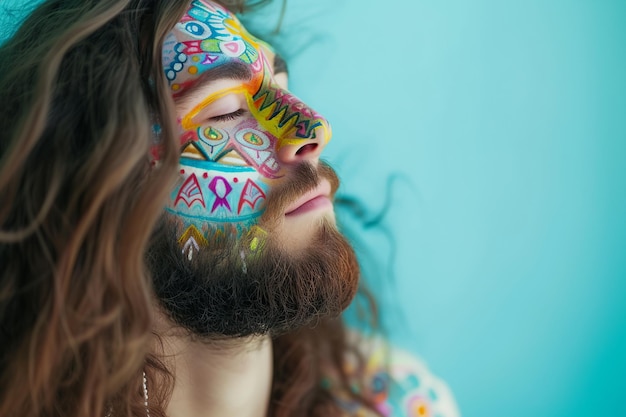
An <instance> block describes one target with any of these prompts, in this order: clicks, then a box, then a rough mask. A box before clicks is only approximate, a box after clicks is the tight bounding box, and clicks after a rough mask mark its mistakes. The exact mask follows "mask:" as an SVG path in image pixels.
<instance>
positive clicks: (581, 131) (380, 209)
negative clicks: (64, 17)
mask: <svg viewBox="0 0 626 417" xmlns="http://www.w3.org/2000/svg"><path fill="white" fill-rule="evenodd" d="M19 3H20V2H19V1H7V0H2V3H0V5H2V6H5V7H6V6H11V7H13V5H15V4H18V6H19ZM29 4H32V2H29ZM281 7H282V5H281V2H280V1H276V2H274V4H272V5H271V6H270V7H266V8H264V9H262V10H260V11H259V12H258V13H256V14H254V15H251V16H248V17H246V21H247V22H248V24H249V26H250V27H251V28H252V29H253V30H254V31H255V32H257V33H259V34H263V35H264V37H265V38H266V39H269V40H271V41H273V43H275V45H276V46H277V48H278V49H279V50H280V51H281V53H282V54H283V55H284V56H285V57H286V58H287V60H288V63H289V64H290V69H291V88H292V90H293V91H294V92H295V93H296V94H297V95H299V96H300V97H301V98H303V99H305V100H306V101H308V102H309V104H311V105H313V107H315V108H316V109H317V110H318V111H320V112H322V113H323V114H325V115H327V116H328V118H329V119H330V120H331V123H332V124H333V130H334V137H333V140H332V141H331V143H330V145H329V147H328V148H327V152H326V158H327V159H328V160H329V161H330V162H331V163H333V164H334V165H335V166H336V167H337V169H338V171H339V174H340V176H341V178H342V179H343V190H342V196H343V197H344V198H356V199H358V200H359V201H361V203H362V207H361V211H360V212H355V211H354V210H351V209H345V208H342V209H340V215H341V219H342V222H343V224H344V227H345V228H346V230H347V231H348V232H349V233H350V234H351V235H352V236H353V238H354V240H355V244H356V247H357V249H358V251H359V254H360V255H361V258H362V261H363V265H364V271H365V275H366V279H367V280H368V282H369V284H370V286H371V287H372V288H373V290H374V293H375V294H376V295H377V296H378V298H379V302H380V305H381V308H382V312H383V313H382V314H383V324H384V329H385V330H386V331H387V333H388V334H389V337H390V338H391V339H392V340H393V341H394V342H395V343H396V344H397V345H399V346H402V347H404V348H406V349H409V350H411V351H412V352H414V353H416V354H418V355H420V356H421V357H422V358H423V359H424V360H425V361H426V362H427V363H428V365H429V367H430V369H431V370H432V371H433V372H434V373H436V374H437V375H439V376H440V377H442V378H443V379H445V380H446V381H447V382H448V384H449V386H450V387H451V389H452V390H453V392H454V394H455V396H456V398H457V401H458V404H459V407H460V409H461V412H462V414H463V415H464V416H468V417H469V416H493V417H503V416H506V417H522V416H524V417H526V416H528V415H533V416H550V417H557V416H558V417H561V416H562V417H566V416H567V417H583V416H584V417H587V416H607V417H613V416H614V417H620V416H625V415H626V402H625V401H624V398H626V397H625V394H624V391H625V390H626V382H624V379H625V378H624V375H625V374H626V256H625V253H624V252H625V248H626V220H625V216H626V169H625V168H624V158H625V157H626V25H625V22H626V2H624V1H617V0H615V1H611V0H603V1H599V0H568V1H565V0H526V1H506V0H474V1H465V0H440V1H434V0H430V1H426V0H412V1H408V0H407V1H402V0H387V1H385V2H380V1H372V0H317V1H311V0H289V1H288V3H287V6H286V9H285V14H284V19H283V20H282V26H281V31H280V33H279V34H278V35H272V34H271V32H272V31H273V30H274V29H275V27H276V24H277V23H278V21H279V20H280V19H279V15H280V10H281ZM18 9H19V7H18ZM4 18H6V13H5V16H4ZM9 26H10V25H9V24H8V23H6V20H5V21H4V22H3V23H2V29H3V31H4V32H6V31H7V30H8V29H9ZM355 213H357V214H360V215H361V220H359V221H357V220H356V219H355ZM381 213H384V215H383V216H382V217H381V216H380V214H381Z"/></svg>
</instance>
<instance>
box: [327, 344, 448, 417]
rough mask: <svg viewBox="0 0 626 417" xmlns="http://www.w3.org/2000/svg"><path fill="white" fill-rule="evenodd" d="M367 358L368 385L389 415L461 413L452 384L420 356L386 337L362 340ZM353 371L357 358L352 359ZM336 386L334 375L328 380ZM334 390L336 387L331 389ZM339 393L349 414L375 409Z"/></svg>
mask: <svg viewBox="0 0 626 417" xmlns="http://www.w3.org/2000/svg"><path fill="white" fill-rule="evenodd" d="M359 343H360V345H362V346H363V349H362V351H363V353H364V354H365V357H366V358H367V365H366V378H365V380H366V387H365V390H366V391H367V394H368V396H371V397H372V398H374V401H375V403H376V407H377V409H378V410H379V411H380V412H381V413H382V414H383V415H385V416H387V417H458V416H459V411H458V409H457V406H456V403H455V401H454V398H453V396H452V394H451V392H450V389H449V388H448V386H447V385H446V384H445V382H443V381H442V380H440V379H439V378H437V377H436V376H434V375H433V374H432V373H431V372H430V371H429V370H428V368H427V367H426V365H425V364H424V363H423V362H422V361H421V360H420V359H419V358H417V357H416V356H414V355H412V354H409V353H408V352H405V351H403V350H400V349H394V348H393V347H390V346H389V344H388V343H386V342H385V341H383V340H382V339H364V340H362V341H360V342H359ZM346 366H347V369H348V372H349V374H350V373H354V362H353V361H350V360H349V361H348V362H347V364H346ZM325 383H326V384H329V387H331V388H332V386H333V385H334V384H333V378H330V377H329V378H328V379H327V380H326V381H325ZM331 391H332V389H331ZM335 397H336V399H337V402H338V403H339V404H340V406H341V408H343V409H344V410H345V411H346V416H354V417H370V416H373V415H374V413H373V412H372V411H371V410H368V409H366V408H364V407H363V406H362V405H360V404H358V403H356V402H355V401H354V400H352V399H351V398H350V397H349V396H348V395H346V394H345V393H336V394H335Z"/></svg>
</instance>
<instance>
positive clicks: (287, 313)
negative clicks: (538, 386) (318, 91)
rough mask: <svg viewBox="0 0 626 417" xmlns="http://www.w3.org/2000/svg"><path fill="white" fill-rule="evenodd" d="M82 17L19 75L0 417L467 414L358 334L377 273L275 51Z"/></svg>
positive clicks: (164, 16)
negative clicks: (347, 318)
mask: <svg viewBox="0 0 626 417" xmlns="http://www.w3.org/2000/svg"><path fill="white" fill-rule="evenodd" d="M75 3H76V5H69V3H63V2H59V1H49V2H47V3H46V4H44V6H42V7H41V8H40V9H39V10H37V11H36V12H35V13H34V15H33V17H31V18H30V20H29V21H28V24H25V25H24V26H23V27H22V28H21V29H20V32H18V34H17V35H16V37H15V38H14V39H13V41H12V42H11V43H10V44H9V45H8V46H7V48H6V49H3V50H2V57H3V58H7V59H5V60H0V61H1V62H3V65H5V67H6V68H4V69H5V70H6V71H0V73H2V74H9V75H3V77H4V78H1V79H0V81H1V82H0V86H2V89H0V90H1V91H3V92H4V91H6V96H3V97H4V98H5V99H6V100H5V102H6V103H9V104H11V105H10V106H9V105H7V106H5V109H4V110H3V111H2V112H0V113H1V114H0V121H1V122H2V128H3V129H5V130H6V131H7V132H9V133H7V134H6V140H5V138H4V137H3V141H2V143H1V148H0V151H2V153H1V154H0V156H2V159H1V160H2V161H3V165H2V171H1V172H0V191H2V193H3V194H2V195H3V196H7V197H6V202H7V203H6V204H5V206H4V207H6V208H4V207H3V210H4V211H0V221H1V222H0V224H2V229H1V230H2V234H0V239H1V240H0V243H2V246H0V260H2V264H3V265H6V267H5V268H4V271H2V272H1V274H2V275H1V281H0V282H1V284H2V287H1V289H2V292H1V293H0V294H2V297H3V298H0V301H1V302H2V303H3V304H2V305H0V307H1V309H0V318H1V320H2V326H1V329H2V336H3V339H2V340H3V343H4V341H5V340H6V341H7V342H6V343H4V344H3V346H2V347H0V361H1V362H0V365H2V366H0V369H2V370H1V371H0V372H1V374H0V388H1V389H0V400H1V401H0V416H4V415H7V416H8V415H24V416H44V415H46V416H47V415H63V416H72V417H78V416H80V415H107V414H108V415H111V416H117V415H133V416H144V415H146V416H149V415H151V416H168V417H183V416H214V415H219V416H231V415H232V416H314V415H316V416H339V415H394V416H402V415H419V416H426V415H441V416H442V417H448V416H454V415H456V410H455V407H454V403H453V401H452V400H451V399H450V397H449V394H448V392H447V389H446V388H445V386H443V385H442V384H441V383H440V382H438V381H437V380H436V379H435V378H433V377H432V376H431V375H430V374H429V373H428V372H427V370H425V369H424V368H423V367H422V366H421V364H420V363H419V362H417V361H416V360H414V359H412V358H410V357H408V356H407V355H404V354H397V353H396V352H391V351H390V349H388V348H387V346H386V345H385V344H384V342H381V341H380V340H378V341H364V340H359V338H358V337H356V336H355V333H350V334H349V333H348V332H346V330H345V328H344V326H343V324H342V323H341V320H340V319H338V316H339V314H340V313H341V311H342V310H343V309H344V308H345V307H346V306H347V305H348V303H349V302H350V300H351V299H352V298H353V296H354V294H355V292H356V289H357V281H358V275H359V271H358V264H357V262H356V258H355V256H354V253H353V251H352V249H351V248H350V246H349V244H348V243H347V241H346V240H345V238H344V237H343V236H342V235H341V234H340V233H339V232H338V230H337V227H336V224H335V218H334V212H333V206H332V200H333V196H334V194H335V191H336V189H337V187H338V180H337V177H336V175H335V174H334V172H333V171H332V169H330V168H329V167H328V166H326V165H325V164H324V163H322V162H321V161H320V160H319V157H320V154H321V152H322V151H323V148H324V146H325V145H326V143H327V142H328V140H330V126H329V124H328V122H327V121H326V120H325V119H324V118H323V117H322V116H321V115H319V114H317V113H316V112H315V111H314V110H312V109H311V108H309V107H308V106H307V105H306V104H304V103H302V102H301V101H300V100H298V99H297V98H296V97H295V96H293V95H291V94H290V93H289V92H288V91H287V90H286V77H285V74H284V73H282V71H281V68H282V66H281V65H280V62H281V61H280V59H279V58H278V57H277V56H276V54H275V53H274V51H273V50H272V48H271V47H270V46H269V45H267V44H265V43H263V42H261V41H260V40H258V39H256V38H254V37H253V36H251V35H250V34H248V33H247V32H246V31H245V29H244V28H243V27H242V26H241V24H240V23H239V21H238V20H237V18H236V17H235V16H234V15H233V14H232V13H231V12H230V11H228V10H227V9H225V8H223V7H222V6H220V5H219V4H218V3H216V2H212V1H208V0H194V1H192V2H191V3H190V4H189V3H187V2H172V1H155V2H149V1H145V2H144V1H141V0H137V1H132V2H125V1H113V0H111V1H101V2H95V1H94V2H91V1H88V0H85V1H83V2H78V1H77V2H75ZM181 16H182V17H181ZM173 17H175V18H176V19H177V21H176V22H174V21H172V19H173ZM37 19H39V20H37ZM36 23H38V24H36ZM38 36H39V38H38ZM32 39H41V46H37V45H39V43H38V42H33V41H32ZM44 41H46V42H48V43H46V42H44ZM38 48H39V49H38ZM24 51H27V52H26V53H25V52H24ZM155 51H157V52H156V53H155ZM158 57H160V62H159V60H157V59H156V58H158ZM6 62H10V63H11V65H13V66H15V67H16V68H19V69H20V70H19V71H18V70H16V69H15V68H9V67H8V64H6ZM61 62H63V64H64V65H63V66H61V65H60V63H61ZM46 71H48V72H46ZM48 74H53V76H50V77H48V76H47V75H48ZM24 80H26V81H28V80H35V81H37V82H36V83H33V82H31V84H33V85H34V86H35V87H36V88H35V87H30V84H29V83H28V82H26V81H24ZM51 80H54V81H51ZM164 89H165V90H164ZM35 92H37V93H38V94H35ZM3 94H4V93H3ZM32 97H34V98H32ZM33 100H34V101H33ZM40 103H41V104H40ZM170 104H171V105H170ZM48 109H51V110H50V111H48ZM11 112H13V113H11ZM20 112H21V113H20ZM16 114H17V115H18V116H20V114H22V116H20V117H17V116H16ZM41 115H44V116H41ZM148 116H150V117H152V119H153V120H152V121H153V122H154V121H156V122H158V123H157V124H156V125H155V126H154V129H153V130H154V137H153V142H154V143H153V146H152V149H151V152H150V155H151V156H150V158H149V159H150V161H151V164H150V168H146V166H144V165H143V164H142V162H143V161H144V159H145V158H144V156H143V154H142V152H145V155H146V156H147V155H148V152H147V149H146V147H147V146H146V145H147V143H146V141H145V139H146V135H145V133H146V129H147V127H148V126H149V123H148V120H147V119H148ZM42 117H43V119H44V120H43V121H42V119H41V118H42ZM173 119H176V120H175V122H174V120H173ZM15 120H18V121H19V123H16V122H15ZM14 125H17V127H15V126H14ZM3 131H4V130H3ZM173 137H176V138H177V142H178V144H177V145H178V146H177V148H178V150H179V152H177V154H176V155H174V156H175V159H176V160H178V164H179V166H178V174H179V176H178V180H177V182H176V184H175V186H174V187H173V188H170V185H169V184H170V183H169V182H168V175H169V173H170V172H171V171H170V170H171V168H172V162H173V160H174V159H173V158H172V156H173V153H172V150H173V149H174V148H173V147H172V143H171V139H172V138H173ZM68 152H69V155H68ZM43 156H45V157H43ZM67 161H70V162H69V163H67ZM157 186H160V187H157ZM2 187H3V188H2ZM23 189H27V190H30V192H29V193H25V192H20V190H23ZM164 193H168V197H167V198H166V201H165V203H163V200H162V199H161V196H162V195H163V194H164ZM163 205H165V209H164V210H163ZM159 207H160V209H159V211H160V212H161V213H162V215H161V218H160V220H159V221H158V223H157V225H156V227H155V226H154V222H153V219H154V216H155V213H156V208H159ZM34 208H37V209H39V211H37V210H34ZM148 233H150V234H151V235H152V236H151V239H150V244H149V245H148V248H147V251H146V253H145V255H146V256H145V258H146V263H147V265H148V267H149V269H150V272H151V273H150V278H151V280H152V283H153V288H154V294H152V293H150V292H148V290H147V289H146V288H145V287H144V286H143V285H144V281H143V280H142V274H141V259H142V258H143V256H142V255H143V254H144V251H143V249H144V246H143V244H144V242H145V238H146V236H147V234H148ZM42 277H43V279H42ZM148 295H151V296H152V295H153V300H154V308H153V309H149V308H148V307H147V306H145V305H144V302H145V299H147V296H148ZM147 314H153V318H154V320H153V321H152V322H150V321H147V320H146V315H147ZM146 324H150V325H151V328H150V330H151V331H152V332H153V333H154V335H155V337H154V338H153V339H152V340H151V345H150V348H149V352H148V353H147V355H146V354H145V344H144V342H145V340H146V339H145V330H146V329H147V327H146ZM390 352H391V356H390ZM138 358H141V359H142V363H139V361H138V360H137V359H138ZM138 365H139V366H138Z"/></svg>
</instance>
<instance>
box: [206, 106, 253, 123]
mask: <svg viewBox="0 0 626 417" xmlns="http://www.w3.org/2000/svg"><path fill="white" fill-rule="evenodd" d="M245 112H246V111H245V110H244V109H238V110H235V111H234V112H231V113H227V114H220V115H219V116H213V117H211V118H209V120H210V121H212V122H228V121H231V120H235V119H236V118H238V117H241V116H243V115H244V114H245Z"/></svg>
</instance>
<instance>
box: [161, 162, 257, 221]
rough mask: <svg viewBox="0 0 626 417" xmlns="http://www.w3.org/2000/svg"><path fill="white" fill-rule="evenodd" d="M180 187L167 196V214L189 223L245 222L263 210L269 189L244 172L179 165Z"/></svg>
mask: <svg viewBox="0 0 626 417" xmlns="http://www.w3.org/2000/svg"><path fill="white" fill-rule="evenodd" d="M180 174H181V176H182V178H181V181H180V183H179V184H180V185H179V186H177V187H176V188H175V189H174V190H173V191H172V193H171V196H170V205H169V207H170V211H171V212H174V213H175V214H176V215H178V216H179V217H180V218H181V219H183V220H187V221H190V222H192V223H195V222H197V223H199V224H200V225H201V224H202V223H205V222H211V223H221V222H224V221H231V222H232V221H240V222H246V221H251V220H254V219H255V218H256V217H258V216H259V215H260V214H261V213H262V212H263V209H264V207H265V199H266V197H267V194H268V193H269V186H268V185H267V184H265V183H264V182H262V181H261V178H260V177H259V175H258V173H257V172H255V171H251V170H247V171H240V172H232V171H231V170H229V169H206V168H203V167H197V166H193V165H190V164H185V165H181V168H180Z"/></svg>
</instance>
